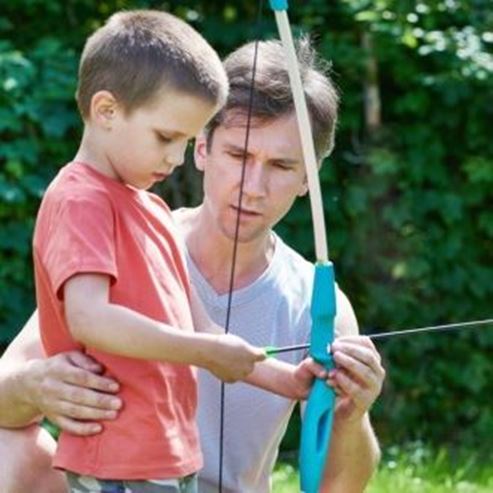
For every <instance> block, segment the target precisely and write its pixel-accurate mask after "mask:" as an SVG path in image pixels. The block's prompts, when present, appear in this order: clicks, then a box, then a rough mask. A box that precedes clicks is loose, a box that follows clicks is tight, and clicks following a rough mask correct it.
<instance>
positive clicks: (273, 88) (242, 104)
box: [207, 37, 339, 160]
mask: <svg viewBox="0 0 493 493" xmlns="http://www.w3.org/2000/svg"><path fill="white" fill-rule="evenodd" d="M296 48H297V50H296V51H297V56H298V64H299V67H300V71H301V79H302V83H303V88H304V91H305V97H306V100H307V106H308V112H309V115H310V119H311V124H312V130H313V139H314V143H315V151H316V154H317V158H318V159H319V160H321V159H323V158H324V157H325V156H328V155H329V154H330V153H331V152H332V149H333V147H334V134H335V127H336V123H337V110H338V104H339V96H338V93H337V90H336V88H335V87H334V84H333V82H332V80H331V79H330V77H329V75H328V73H329V70H328V64H327V62H324V61H323V60H321V59H319V58H318V57H317V55H316V53H315V51H314V49H313V48H312V47H311V43H310V39H309V38H308V37H303V38H301V39H299V40H297V47H296ZM254 54H255V42H251V43H247V44H245V45H243V46H241V47H240V48H238V49H237V50H235V51H234V52H233V53H231V54H230V55H228V56H227V57H226V59H225V60H224V67H225V69H226V73H227V75H228V79H229V88H230V89H229V96H228V99H227V102H226V104H225V106H224V107H223V108H222V109H221V111H220V112H219V113H218V114H217V115H215V116H214V118H213V119H212V120H211V121H210V123H209V125H208V127H207V138H208V142H209V145H210V143H211V142H212V138H213V133H214V129H215V128H216V127H218V126H219V125H221V124H223V123H227V120H228V117H229V116H231V115H234V114H237V113H238V112H239V113H244V114H245V115H246V114H247V112H248V107H249V104H250V91H251V84H252V70H253V60H254ZM292 111H294V101H293V96H292V91H291V86H290V83H289V74H288V70H287V64H286V61H285V56H284V50H283V47H282V44H281V42H280V41H278V40H270V41H260V42H259V44H258V57H257V66H256V72H255V83H254V88H253V102H252V118H253V123H255V121H259V122H262V121H265V122H268V121H269V120H271V119H275V118H279V117H282V116H285V115H287V114H289V113H291V112H292Z"/></svg>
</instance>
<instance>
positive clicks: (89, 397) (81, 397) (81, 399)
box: [57, 385, 122, 411]
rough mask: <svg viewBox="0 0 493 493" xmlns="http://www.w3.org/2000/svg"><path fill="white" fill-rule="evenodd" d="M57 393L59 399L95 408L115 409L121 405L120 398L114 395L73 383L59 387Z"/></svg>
mask: <svg viewBox="0 0 493 493" xmlns="http://www.w3.org/2000/svg"><path fill="white" fill-rule="evenodd" d="M57 394H58V397H59V398H60V400H63V401H67V402H71V403H73V404H79V405H81V406H89V407H92V408H96V409H102V410H107V411H111V410H113V411H116V410H118V409H120V408H121V406H122V402H121V399H120V398H118V397H116V396H114V395H108V394H104V393H101V392H97V391H94V390H89V389H84V388H81V387H77V386H75V385H64V386H63V387H59V388H58V391H57Z"/></svg>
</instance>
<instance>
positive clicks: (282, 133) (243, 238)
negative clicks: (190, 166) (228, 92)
mask: <svg viewBox="0 0 493 493" xmlns="http://www.w3.org/2000/svg"><path fill="white" fill-rule="evenodd" d="M245 131H246V116H235V117H234V120H233V121H229V122H228V123H227V124H226V125H220V126H219V127H217V128H216V130H215V131H214V135H213V137H212V145H211V148H210V149H209V151H207V144H206V141H205V138H204V137H200V138H198V139H197V142H196V147H195V162H196V165H197V167H198V168H199V169H201V170H202V171H203V172H204V202H203V203H204V208H205V211H206V213H207V216H208V217H210V218H211V224H214V225H216V226H217V227H218V228H219V230H220V231H221V233H222V234H223V235H225V236H226V237H228V238H230V239H233V238H234V236H235V225H236V217H237V207H238V197H239V193H240V180H241V167H242V163H243V153H244V147H245ZM307 190H308V188H307V184H306V174H305V169H304V164H303V154H302V149H301V141H300V138H299V133H298V127H297V122H296V118H295V116H294V115H293V114H292V115H288V116H285V117H280V118H277V119H275V120H271V121H269V122H266V123H262V124H261V125H259V124H256V122H255V121H254V122H253V125H252V127H251V129H250V135H249V142H248V153H247V160H246V170H245V182H244V186H243V200H242V210H241V215H240V231H239V241H240V242H249V241H252V240H255V239H259V238H261V237H263V236H265V235H266V234H267V233H268V232H269V231H270V228H272V226H274V225H275V224H276V223H277V222H278V221H279V220H280V219H282V217H283V216H284V215H285V214H286V213H287V212H288V211H289V209H290V208H291V206H292V204H293V202H294V200H295V199H296V197H298V196H301V195H304V194H305V193H306V192H307Z"/></svg>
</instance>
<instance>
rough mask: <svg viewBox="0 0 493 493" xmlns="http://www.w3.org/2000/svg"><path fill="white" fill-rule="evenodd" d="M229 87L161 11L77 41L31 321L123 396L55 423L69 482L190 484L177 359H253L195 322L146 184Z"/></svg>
mask: <svg viewBox="0 0 493 493" xmlns="http://www.w3.org/2000/svg"><path fill="white" fill-rule="evenodd" d="M227 87H228V85H227V78H226V75H225V73H224V70H223V68H222V66H221V63H220V60H219V58H218V57H217V55H216V54H215V52H214V51H213V50H212V48H211V47H210V46H209V45H208V44H207V43H206V41H205V40H204V39H203V38H202V37H201V36H200V35H199V34H198V33H196V32H195V31H194V30H193V29H192V28H191V27H190V26H188V25H187V24H185V23H184V22H182V21H180V20H179V19H177V18H175V17H173V16H171V15H169V14H165V13H162V12H155V11H130V12H122V13H118V14H115V15H113V16H112V17H111V18H110V19H109V20H108V22H107V23H106V24H105V25H104V26H103V27H102V28H100V29H99V30H97V31H96V32H95V33H94V34H93V35H92V36H91V37H90V38H89V39H88V40H87V43H86V46H85V48H84V51H83V53H82V57H81V63H80V69H79V85H78V89H77V103H78V106H79V110H80V113H81V115H82V118H83V120H84V132H83V136H82V141H81V144H80V147H79V150H78V152H77V154H76V156H75V158H74V160H73V161H72V162H71V163H69V164H68V165H66V166H65V167H64V168H63V169H62V170H61V171H60V173H59V174H58V176H57V177H56V178H55V180H54V181H53V182H52V183H51V185H50V187H49V188H48V190H47V192H46V194H45V197H44V199H43V202H42V204H41V207H40V210H39V214H38V218H37V223H36V229H35V234H34V264H35V278H36V291H37V302H38V306H39V317H40V329H41V337H42V341H43V345H44V348H45V351H46V352H47V354H49V355H51V354H55V353H59V352H63V351H67V350H70V349H76V348H78V349H83V350H84V351H85V352H86V353H87V354H88V355H91V356H92V357H94V358H95V359H96V360H98V362H100V363H101V364H102V365H103V366H104V367H105V368H106V370H107V374H108V375H109V376H112V377H115V378H116V379H117V380H118V381H119V382H120V384H121V395H122V397H124V401H125V407H124V408H123V409H122V410H121V411H120V415H119V417H118V419H116V420H114V421H111V422H110V421H108V422H107V423H105V425H104V430H103V432H102V433H99V434H98V435H96V436H94V437H78V436H75V435H70V434H67V433H62V435H61V437H60V441H59V446H58V450H57V455H56V458H55V462H54V464H55V466H56V467H59V468H61V469H64V470H66V471H67V476H68V479H69V483H70V485H71V488H72V491H74V492H81V491H132V492H141V491H142V492H144V491H145V492H148V491H149V492H151V491H152V492H155V491H156V492H157V491H163V492H164V491H187V492H188V491H194V488H195V486H194V485H195V479H194V478H193V475H194V473H195V472H196V471H197V470H198V469H199V468H200V467H201V465H202V458H201V453H200V448H199V443H198V434H197V429H196V425H195V409H196V376H195V371H194V369H192V368H191V367H190V366H189V365H196V366H199V367H203V368H206V369H208V370H209V371H211V372H213V373H214V374H215V375H216V376H218V377H220V378H222V379H224V380H226V381H233V380H237V379H239V378H242V377H244V376H246V375H247V374H248V373H249V372H250V371H251V370H252V369H253V366H254V363H255V362H256V361H260V360H261V359H263V358H264V355H263V352H262V351H261V350H260V349H257V348H254V347H252V346H250V345H248V344H247V343H245V342H244V341H243V340H241V339H239V338H236V337H234V336H230V335H213V334H206V333H195V332H193V322H192V314H191V310H190V303H191V301H192V300H191V293H190V287H189V279H188V274H187V270H186V267H185V262H184V259H183V255H182V249H181V248H182V245H181V243H180V242H179V240H178V238H177V234H176V231H175V226H174V224H173V221H172V219H171V215H170V211H169V209H168V207H167V206H166V204H165V203H164V202H162V201H161V200H160V199H159V198H157V197H156V196H154V195H152V194H149V193H147V192H145V189H147V188H149V187H150V186H151V185H152V184H153V183H155V182H156V181H160V180H164V179H166V178H167V177H168V176H169V175H170V174H171V173H172V172H173V170H174V168H175V167H176V166H179V165H181V164H182V161H183V156H184V152H185V148H186V145H187V141H188V140H189V139H190V138H192V137H193V136H195V135H196V134H197V133H198V132H199V131H200V130H201V129H202V127H203V126H204V125H205V124H206V123H207V121H208V120H209V119H210V118H211V117H212V116H213V114H214V113H215V112H216V111H217V109H219V107H220V106H221V105H222V104H223V102H224V101H225V98H226V95H227ZM197 310H198V312H199V315H200V318H202V317H201V310H200V307H197ZM204 320H205V319H204ZM203 325H204V326H205V327H198V328H199V329H208V330H209V329H212V330H215V329H214V327H213V325H212V323H210V322H208V321H207V322H204V324H203ZM143 388H145V391H144V390H142V389H143ZM114 480H116V481H114ZM111 488H113V489H111ZM125 488H127V489H125ZM170 488H171V489H170ZM173 488H174V489H173Z"/></svg>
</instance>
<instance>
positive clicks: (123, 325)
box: [67, 303, 216, 367]
mask: <svg viewBox="0 0 493 493" xmlns="http://www.w3.org/2000/svg"><path fill="white" fill-rule="evenodd" d="M67 322H68V325H69V328H70V330H71V332H72V334H73V336H74V338H75V339H76V340H78V341H79V342H81V343H82V344H84V345H85V346H88V347H91V348H94V349H97V350H100V351H104V352H108V353H113V354H118V355H121V356H128V357H132V358H139V359H148V360H160V361H169V362H172V363H182V364H189V365H196V366H200V367H203V366H206V364H207V362H208V361H210V358H211V357H212V354H213V346H214V344H215V341H216V336H214V335H211V334H198V333H195V332H193V330H183V329H178V328H175V327H172V326H170V325H167V324H165V323H161V322H158V321H156V320H153V319H151V318H149V317H147V316H145V315H141V314H139V313H137V312H135V311H133V310H131V309H128V308H126V307H124V306H120V305H115V304H109V303H108V304H100V305H98V306H96V307H94V308H93V309H92V310H90V311H89V310H83V311H82V310H81V311H80V312H79V313H71V314H68V315H67Z"/></svg>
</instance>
